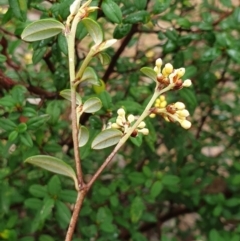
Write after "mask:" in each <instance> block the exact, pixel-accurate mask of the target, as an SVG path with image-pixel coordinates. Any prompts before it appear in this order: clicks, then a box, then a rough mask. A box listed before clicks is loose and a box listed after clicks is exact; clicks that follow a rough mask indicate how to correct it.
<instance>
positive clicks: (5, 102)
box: [0, 95, 16, 121]
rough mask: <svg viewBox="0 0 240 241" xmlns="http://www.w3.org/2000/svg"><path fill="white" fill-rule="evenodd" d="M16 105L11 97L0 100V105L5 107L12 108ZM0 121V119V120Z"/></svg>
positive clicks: (7, 96)
mask: <svg viewBox="0 0 240 241" xmlns="http://www.w3.org/2000/svg"><path fill="white" fill-rule="evenodd" d="M15 104H16V101H15V100H13V98H12V96H11V95H6V96H4V97H3V98H1V99H0V105H1V106H4V107H5V108H6V107H10V108H13V107H14V105H15ZM0 121H1V119H0Z"/></svg>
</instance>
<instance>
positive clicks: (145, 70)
mask: <svg viewBox="0 0 240 241" xmlns="http://www.w3.org/2000/svg"><path fill="white" fill-rule="evenodd" d="M140 71H141V72H142V73H143V74H145V75H146V76H147V77H149V78H150V79H151V80H153V81H155V82H157V73H156V72H155V71H154V70H153V69H152V68H149V67H143V68H141V69H140Z"/></svg>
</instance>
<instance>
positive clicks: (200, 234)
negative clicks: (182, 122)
mask: <svg viewBox="0 0 240 241" xmlns="http://www.w3.org/2000/svg"><path fill="white" fill-rule="evenodd" d="M104 1H107V0H104ZM72 2H73V1H72V0H49V1H42V0H28V1H25V0H9V1H7V0H1V2H0V22H1V25H0V43H1V46H0V168H1V169H0V240H10V241H15V240H19V241H35V240H36V241H54V240H56V241H58V240H64V237H65V233H66V228H67V225H68V222H69V218H70V216H71V210H72V208H73V204H74V202H75V198H76V193H75V191H74V187H73V184H72V182H71V181H70V180H69V179H68V178H65V177H62V176H56V175H53V174H52V173H49V172H47V171H44V170H41V169H38V168H36V167H33V166H30V165H27V164H24V163H23V161H24V160H25V159H26V158H27V157H29V156H32V155H38V154H47V155H52V156H55V157H59V158H61V159H63V160H64V161H66V162H68V163H70V164H72V165H73V164H74V163H73V149H72V148H73V144H72V139H71V129H70V124H69V123H70V105H69V103H68V102H67V101H66V100H63V99H62V98H61V97H60V96H59V91H60V90H62V89H64V88H68V83H69V77H68V64H67V56H66V54H67V49H66V42H65V37H64V36H63V35H61V34H60V35H59V36H57V37H54V38H51V39H46V40H43V41H39V42H35V43H32V44H29V43H26V42H23V41H22V40H21V38H20V35H21V33H22V30H23V29H24V27H25V26H26V25H27V24H28V23H29V22H30V21H33V20H35V19H39V18H49V17H53V18H56V19H57V20H59V21H62V22H64V21H65V20H66V17H67V16H68V14H69V10H68V9H69V6H70V4H71V3H72ZM115 2H116V3H117V4H118V5H119V6H120V7H121V11H122V14H123V19H122V21H121V22H120V23H118V24H116V23H113V22H112V21H113V20H112V19H111V18H110V19H109V16H107V15H108V14H107V13H106V12H104V11H103V10H102V9H101V4H102V1H93V5H98V6H99V7H100V9H99V11H97V12H96V13H94V14H92V15H91V18H94V19H98V21H99V23H100V24H101V26H102V27H103V29H104V32H105V38H107V37H108V36H112V35H113V36H114V38H117V39H119V41H118V43H117V44H116V45H115V46H114V48H110V49H108V50H107V53H108V54H109V55H110V56H111V59H110V63H109V65H107V66H102V65H101V64H100V62H99V60H98V59H95V60H94V61H92V62H91V66H92V67H94V69H95V70H96V72H97V74H98V77H99V78H100V79H102V80H103V81H104V82H105V84H106V90H104V91H102V90H99V89H92V88H91V87H89V86H83V87H82V88H81V89H80V90H79V91H80V92H81V93H82V94H83V95H84V96H85V97H89V96H93V95H97V96H99V98H101V100H102V101H103V108H102V110H101V111H99V112H98V113H96V114H95V115H92V116H89V115H85V116H84V117H83V118H82V119H81V122H82V123H84V124H86V125H88V126H89V128H90V133H91V135H92V137H94V136H95V135H96V134H97V133H98V132H99V131H100V130H101V128H102V126H103V125H105V124H106V123H107V122H108V119H109V118H111V116H112V115H114V114H115V113H116V110H117V109H118V108H119V107H121V106H124V107H125V109H126V111H127V112H128V113H133V114H135V115H138V114H140V113H141V111H142V110H143V106H144V105H145V104H146V103H147V100H148V99H149V98H150V95H151V94H152V93H153V90H154V83H151V81H149V80H148V79H146V78H145V77H143V76H142V75H141V73H140V72H139V69H140V68H141V67H143V66H149V67H154V62H155V60H156V58H159V57H160V58H162V59H163V61H164V63H167V62H170V63H172V64H173V65H174V67H175V68H180V67H185V68H186V74H185V76H184V78H185V79H187V78H190V79H191V80H192V82H193V87H191V88H188V89H183V90H180V91H177V92H171V93H169V94H168V95H167V96H166V98H167V101H168V102H169V103H171V102H176V101H182V102H184V103H185V104H186V106H187V109H189V110H190V112H191V118H190V119H191V122H192V128H191V129H190V130H188V131H186V130H183V129H182V128H181V127H180V126H178V125H177V124H173V123H167V122H165V121H164V120H163V119H160V118H154V119H147V126H148V128H149V129H150V135H149V136H147V137H143V138H142V139H141V140H140V139H137V140H136V139H133V140H129V141H128V143H127V145H125V147H124V148H122V149H121V151H120V152H119V153H118V154H117V156H116V157H115V159H114V160H113V162H112V163H111V165H110V166H109V167H108V168H107V169H106V170H105V172H104V173H103V174H102V175H101V177H100V179H99V180H97V182H96V183H95V184H94V186H93V188H92V190H91V191H90V192H89V194H88V197H87V199H86V200H85V202H84V207H83V209H82V211H81V214H80V218H79V223H78V226H77V229H76V232H75V236H74V241H77V240H83V241H88V240H91V241H94V240H96V241H108V240H109V241H110V240H111V241H112V240H116V241H117V240H118V241H120V240H124V241H125V240H131V241H157V240H161V241H193V240H194V241H195V240H196V241H200V240H201V241H228V240H229V241H239V240H240V224H239V222H240V162H239V159H240V152H239V149H240V108H239V105H240V99H239V98H240V94H239V93H240V78H239V72H240V65H239V64H240V41H239V39H240V36H239V35H240V34H239V33H240V6H239V2H238V1H233V0H232V1H231V0H198V1H189V0H184V1H183V0H172V1H170V0H136V1H134V0H123V1H118V0H117V1H115ZM86 35H87V32H86V30H85V29H84V26H83V25H82V24H81V23H80V24H79V27H78V32H77V36H76V37H77V45H76V50H77V55H76V62H77V65H79V63H81V61H82V59H83V58H84V56H85V55H86V53H87V50H88V48H89V46H90V44H91V41H90V38H89V37H88V36H86ZM141 142H142V144H141V145H140V143H141ZM90 145H91V143H90V142H89V143H88V144H87V145H86V146H84V147H82V148H81V150H80V152H81V157H82V160H83V169H84V173H85V179H86V180H89V178H90V177H91V175H92V174H93V173H94V172H95V171H96V169H97V168H98V166H99V165H100V164H101V163H102V162H103V160H104V158H105V157H106V156H107V154H108V153H110V152H111V148H108V149H106V150H101V151H93V150H91V148H90ZM139 145H140V146H139Z"/></svg>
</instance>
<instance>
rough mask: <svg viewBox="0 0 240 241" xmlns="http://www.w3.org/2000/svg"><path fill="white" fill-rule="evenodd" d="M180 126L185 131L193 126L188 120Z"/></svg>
mask: <svg viewBox="0 0 240 241" xmlns="http://www.w3.org/2000/svg"><path fill="white" fill-rule="evenodd" d="M180 125H181V126H182V128H184V129H189V128H190V127H191V126H192V124H191V122H190V121H188V120H183V121H182V122H180Z"/></svg>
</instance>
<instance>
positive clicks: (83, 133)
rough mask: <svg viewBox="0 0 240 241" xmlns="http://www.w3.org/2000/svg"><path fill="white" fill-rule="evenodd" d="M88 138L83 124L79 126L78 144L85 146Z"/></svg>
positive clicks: (87, 132)
mask: <svg viewBox="0 0 240 241" xmlns="http://www.w3.org/2000/svg"><path fill="white" fill-rule="evenodd" d="M88 139H89V131H88V129H87V128H86V127H85V126H81V127H80V128H79V132H78V146H79V147H82V146H85V145H86V144H87V142H88Z"/></svg>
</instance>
